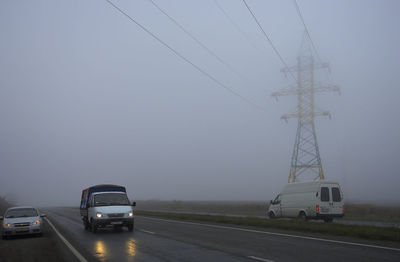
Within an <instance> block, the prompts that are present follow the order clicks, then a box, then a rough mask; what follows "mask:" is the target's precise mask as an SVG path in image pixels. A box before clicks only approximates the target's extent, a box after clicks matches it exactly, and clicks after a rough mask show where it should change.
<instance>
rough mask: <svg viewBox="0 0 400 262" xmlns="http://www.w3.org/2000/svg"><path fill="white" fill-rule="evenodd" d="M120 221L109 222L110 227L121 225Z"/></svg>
mask: <svg viewBox="0 0 400 262" xmlns="http://www.w3.org/2000/svg"><path fill="white" fill-rule="evenodd" d="M121 224H122V221H115V222H111V225H121Z"/></svg>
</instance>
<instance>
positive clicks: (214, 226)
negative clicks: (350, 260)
mask: <svg viewBox="0 0 400 262" xmlns="http://www.w3.org/2000/svg"><path fill="white" fill-rule="evenodd" d="M140 217H142V218H145V219H150V220H158V221H164V222H170V223H178V224H187V225H196V226H204V227H213V228H220V229H230V230H237V231H244V232H250V233H259V234H266V235H274V236H282V237H291V238H300V239H307V240H316V241H322V242H328V243H337V244H345V245H352V246H360V247H370V248H378V249H385V250H393V251H398V252H400V248H394V247H384V246H376V245H369V244H361V243H355V242H347V241H339V240H333V239H325V238H317V237H306V236H298V235H291V234H283V233H274V232H268V231H259V230H254V229H245V228H239V227H228V226H218V225H211V224H202V223H194V222H185V221H177V220H169V219H161V218H152V217H146V216H140Z"/></svg>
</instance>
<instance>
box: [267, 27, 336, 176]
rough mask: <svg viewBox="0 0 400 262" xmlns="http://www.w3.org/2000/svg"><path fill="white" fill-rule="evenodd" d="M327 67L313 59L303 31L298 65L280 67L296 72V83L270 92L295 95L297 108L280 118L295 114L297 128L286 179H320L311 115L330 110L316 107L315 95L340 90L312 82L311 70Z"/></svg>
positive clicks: (316, 144) (277, 94)
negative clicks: (300, 177)
mask: <svg viewBox="0 0 400 262" xmlns="http://www.w3.org/2000/svg"><path fill="white" fill-rule="evenodd" d="M321 68H328V69H329V65H328V64H327V63H316V62H315V61H314V58H313V55H312V50H311V45H310V40H309V37H308V34H304V37H303V41H302V45H301V49H300V55H299V56H298V57H297V65H296V66H293V67H289V68H283V69H281V72H283V73H284V74H285V75H286V74H288V73H289V74H292V75H293V76H294V75H296V74H297V84H296V85H295V86H290V87H288V88H285V89H281V90H279V91H277V92H274V93H272V96H273V97H276V98H277V97H278V96H285V95H296V96H297V110H296V111H295V112H292V113H289V114H284V115H282V117H281V119H284V120H285V121H287V119H289V118H297V132H296V140H295V143H294V148H293V154H292V159H291V166H290V172H289V178H288V182H289V183H292V182H298V181H299V179H298V178H299V176H300V175H302V178H303V177H306V176H307V177H308V178H310V177H311V179H312V180H318V179H320V180H323V179H324V171H323V169H322V164H321V157H320V154H319V148H318V142H317V135H316V132H315V123H314V118H315V117H316V116H329V117H330V113H329V112H328V111H324V110H318V109H316V106H315V103H314V95H315V93H317V92H327V91H334V92H338V93H340V88H339V87H338V86H336V85H330V84H322V83H321V82H315V80H314V70H315V69H321Z"/></svg>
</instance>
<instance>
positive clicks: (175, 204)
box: [136, 200, 400, 221]
mask: <svg viewBox="0 0 400 262" xmlns="http://www.w3.org/2000/svg"><path fill="white" fill-rule="evenodd" d="M136 202H137V209H139V210H145V211H167V212H186V213H208V214H221V215H226V214H230V215H241V216H265V215H266V210H267V209H268V206H269V203H268V202H262V201H179V200H174V201H161V200H146V201H136ZM345 208H346V212H345V219H356V220H373V221H400V207H399V206H392V207H391V206H376V205H368V204H351V203H350V204H347V203H346V204H345Z"/></svg>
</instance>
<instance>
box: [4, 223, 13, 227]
mask: <svg viewBox="0 0 400 262" xmlns="http://www.w3.org/2000/svg"><path fill="white" fill-rule="evenodd" d="M3 227H11V224H10V223H3Z"/></svg>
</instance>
